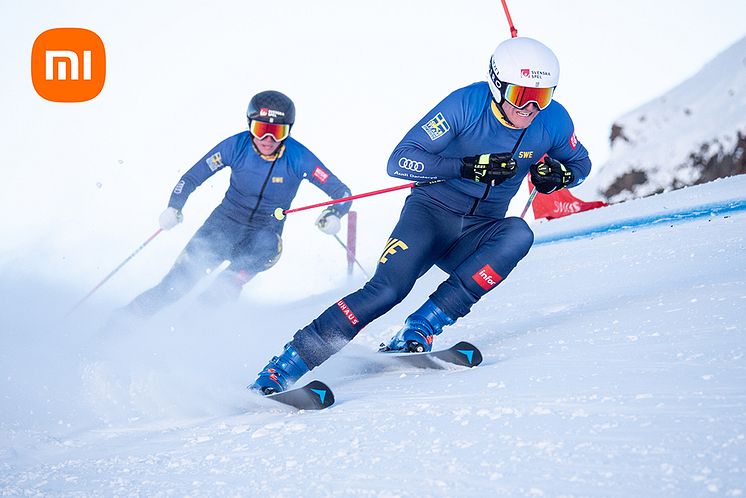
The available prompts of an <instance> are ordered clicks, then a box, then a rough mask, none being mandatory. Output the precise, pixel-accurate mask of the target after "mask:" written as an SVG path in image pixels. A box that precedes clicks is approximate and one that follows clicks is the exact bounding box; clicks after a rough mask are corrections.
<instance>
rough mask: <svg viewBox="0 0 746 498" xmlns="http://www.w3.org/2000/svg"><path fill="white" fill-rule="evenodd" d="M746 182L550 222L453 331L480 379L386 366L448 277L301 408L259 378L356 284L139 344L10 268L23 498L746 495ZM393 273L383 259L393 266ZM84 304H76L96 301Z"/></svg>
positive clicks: (448, 339)
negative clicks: (332, 397) (272, 393)
mask: <svg viewBox="0 0 746 498" xmlns="http://www.w3.org/2000/svg"><path fill="white" fill-rule="evenodd" d="M744 192H746V176H741V177H734V178H729V179H725V180H718V181H715V182H713V183H709V184H705V185H701V186H697V187H690V188H686V189H682V190H678V191H674V192H670V193H666V194H661V195H657V196H653V197H649V198H645V199H639V200H635V201H630V202H626V203H623V204H617V205H612V206H610V207H607V208H602V209H597V210H594V211H590V212H585V213H580V214H577V215H574V216H570V217H568V218H562V219H558V220H554V221H551V222H547V223H539V224H535V225H534V227H533V228H534V229H535V232H536V244H535V246H534V247H533V249H532V250H531V252H530V253H529V255H528V256H527V257H526V258H525V260H524V261H522V262H521V264H520V265H519V266H518V268H517V269H516V270H515V271H514V272H513V274H511V275H510V277H509V278H508V279H507V280H506V281H505V282H504V283H502V284H501V285H500V286H499V287H498V288H496V289H495V290H494V291H493V292H491V293H490V294H488V295H487V296H486V297H485V299H483V300H482V301H481V302H480V303H478V304H477V305H476V306H475V307H474V309H473V312H472V313H471V314H470V315H469V316H467V317H465V318H464V319H461V320H459V321H458V322H457V324H455V325H454V326H452V327H449V328H448V329H447V330H446V331H445V332H444V333H443V335H441V336H439V337H437V338H436V346H438V347H444V346H447V345H451V344H453V343H455V342H457V341H460V340H468V341H471V342H473V343H475V344H477V345H478V346H479V347H480V348H481V349H482V352H483V353H484V356H485V361H484V363H483V364H482V365H481V366H479V367H478V368H475V369H472V370H466V369H458V368H456V369H447V370H441V371H433V370H418V369H416V368H411V367H404V366H402V365H399V364H396V363H395V362H394V361H392V359H391V358H386V357H384V356H382V355H380V354H378V353H375V350H376V347H377V346H378V344H379V343H380V342H381V341H383V340H385V339H388V338H389V337H390V335H391V334H392V333H394V332H395V331H396V330H397V327H398V326H399V324H400V323H401V321H402V319H403V318H404V317H405V316H406V314H407V313H408V312H410V311H411V310H412V309H414V307H415V306H417V305H419V304H420V302H421V301H422V300H423V299H424V298H425V297H426V296H427V295H428V294H429V293H430V292H431V291H432V290H433V289H434V288H435V286H436V285H437V283H438V282H439V281H440V280H441V279H442V278H443V274H442V273H440V272H439V271H437V270H434V271H432V272H430V273H429V274H427V275H426V276H425V277H423V278H422V279H421V281H420V282H419V283H418V285H417V287H416V288H415V290H414V291H413V293H412V295H410V296H409V297H408V298H407V299H406V300H405V301H404V302H403V303H402V304H401V305H399V306H398V307H396V308H395V309H394V310H392V312H390V313H389V314H387V315H385V316H384V317H382V318H381V319H379V320H378V321H376V322H374V323H373V324H371V325H369V326H368V327H367V328H366V329H365V330H364V331H363V332H362V333H361V334H360V336H359V337H358V338H356V339H355V340H354V341H353V342H352V343H351V344H350V345H349V346H347V347H346V348H345V349H343V351H342V352H341V353H340V354H338V355H336V356H335V357H333V358H332V359H331V360H329V361H328V362H327V363H325V364H324V365H322V366H321V367H319V368H317V369H316V370H314V371H313V372H311V373H310V374H309V375H308V376H307V378H308V379H310V378H319V379H322V380H324V381H326V382H327V383H329V384H330V385H331V386H332V387H333V388H334V391H335V394H336V397H337V403H336V404H335V405H334V406H333V407H332V408H330V409H328V410H325V411H322V412H298V411H294V410H292V409H287V408H285V407H283V406H280V405H277V404H274V403H273V402H271V401H269V400H266V399H263V398H261V397H259V396H256V395H253V394H251V393H250V392H248V391H246V390H245V389H244V386H245V385H246V384H247V383H249V382H250V381H252V380H253V378H254V375H255V373H256V372H257V371H258V370H259V369H260V368H261V367H262V366H263V365H264V363H265V362H266V360H267V359H269V357H270V356H271V355H272V354H275V353H277V352H278V351H279V349H280V348H281V346H282V344H283V343H284V342H285V341H287V340H288V339H289V338H290V337H291V335H292V334H293V333H294V332H295V330H297V329H298V328H299V327H302V326H303V325H305V324H306V323H307V322H309V321H310V320H311V319H313V318H314V317H315V316H316V315H317V314H318V313H319V312H321V311H322V310H323V309H324V308H326V306H328V305H330V304H331V303H333V302H334V300H335V299H337V298H339V297H341V296H342V295H343V293H345V292H347V291H348V290H351V289H354V288H356V287H357V286H359V285H360V284H362V282H361V281H355V282H352V283H351V284H350V286H349V288H347V289H338V290H337V291H335V292H334V293H331V294H329V295H323V296H311V297H309V298H307V299H306V300H304V301H301V302H296V303H292V304H282V305H276V306H272V305H270V304H266V303H263V304H256V303H254V304H252V303H251V302H247V301H245V300H244V301H242V302H241V303H238V304H236V305H235V306H227V307H225V308H223V309H221V310H219V311H218V310H213V311H210V310H199V309H197V308H195V306H194V304H193V302H188V301H189V300H187V302H186V303H184V304H182V305H180V306H176V307H174V308H173V309H172V310H169V311H168V312H165V313H163V314H162V315H160V316H158V317H156V318H155V319H154V320H152V321H151V322H149V323H147V324H145V325H142V326H140V327H136V328H134V329H133V330H130V331H128V332H122V331H119V332H113V331H109V330H101V324H102V323H103V321H104V320H105V318H106V314H107V312H108V311H109V309H108V308H106V306H105V305H104V304H100V303H99V304H97V305H96V307H95V308H93V309H92V307H91V306H88V307H84V308H82V309H81V310H79V311H78V312H76V313H75V314H73V315H71V316H70V317H68V318H66V319H65V318H62V317H61V315H62V314H63V312H64V310H65V308H66V306H67V305H69V303H70V302H71V300H74V298H75V297H77V295H70V294H71V292H70V290H69V289H70V286H69V284H67V283H66V282H58V281H54V280H52V279H49V280H44V279H39V278H36V279H33V280H32V279H30V278H28V277H27V276H25V275H23V274H20V273H18V272H16V273H13V272H11V271H10V270H9V269H8V268H4V269H3V270H4V275H6V276H7V278H4V279H3V280H2V282H1V283H0V286H2V291H3V296H6V298H5V299H4V301H3V303H2V313H1V314H0V316H1V318H0V320H1V322H2V324H1V325H2V347H0V400H2V411H1V412H0V494H1V495H3V496H30V495H40V496H42V495H44V496H263V497H264V496H278V497H284V496H287V497H297V496H306V497H316V496H345V497H348V496H361V497H363V496H382V497H383V496H385V497H394V496H401V497H422V496H434V497H446V496H453V497H472V496H473V497H484V496H564V497H581V496H598V497H601V496H603V497H625V498H627V497H630V496H635V497H642V496H650V497H653V496H654V497H661V496H664V497H665V496H671V497H674V496H675V497H681V496H743V495H744V493H746V358H745V356H744V355H745V354H746V340H745V338H746V325H745V324H746V321H745V320H744V314H745V312H746V212H745V209H746V195H745V194H744ZM371 263H372V262H368V264H371ZM73 294H74V293H73Z"/></svg>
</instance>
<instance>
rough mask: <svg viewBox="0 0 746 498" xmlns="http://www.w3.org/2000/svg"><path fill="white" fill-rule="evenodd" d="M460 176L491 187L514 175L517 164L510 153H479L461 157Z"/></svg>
mask: <svg viewBox="0 0 746 498" xmlns="http://www.w3.org/2000/svg"><path fill="white" fill-rule="evenodd" d="M462 162H463V164H462V166H461V176H462V177H463V178H466V179H467V180H474V181H475V182H480V183H488V184H490V185H492V186H493V187H494V186H495V185H499V184H500V183H502V182H504V181H505V180H507V179H508V178H512V177H513V176H515V174H516V171H517V166H518V165H517V164H516V162H515V159H513V156H512V154H510V153H509V152H503V153H500V154H480V155H478V156H471V157H465V158H463V159H462Z"/></svg>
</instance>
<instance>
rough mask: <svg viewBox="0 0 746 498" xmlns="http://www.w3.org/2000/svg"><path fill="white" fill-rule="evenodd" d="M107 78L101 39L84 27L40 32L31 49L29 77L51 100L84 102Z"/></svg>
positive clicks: (39, 91)
mask: <svg viewBox="0 0 746 498" xmlns="http://www.w3.org/2000/svg"><path fill="white" fill-rule="evenodd" d="M105 79H106V50H105V48H104V42H103V41H101V38H99V36H98V35H97V34H96V33H94V32H93V31H90V30H87V29H83V28H55V29H50V30H47V31H45V32H43V33H42V34H40V35H39V36H38V37H37V38H36V41H34V46H33V47H32V49H31V81H32V83H33V84H34V89H35V90H36V93H38V94H39V96H41V97H42V98H44V99H46V100H49V101H52V102H85V101H87V100H91V99H93V98H94V97H96V96H97V95H98V94H99V93H101V90H102V89H103V88H104V80H105Z"/></svg>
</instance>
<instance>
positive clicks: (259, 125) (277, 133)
mask: <svg viewBox="0 0 746 498" xmlns="http://www.w3.org/2000/svg"><path fill="white" fill-rule="evenodd" d="M249 131H251V134H252V135H254V136H255V137H256V138H258V139H259V140H261V139H263V138H264V137H266V136H267V135H271V136H272V138H274V139H275V140H276V141H278V142H282V141H283V140H285V139H286V138H287V137H288V135H290V125H289V124H277V123H265V122H264V121H257V120H256V119H252V120H251V121H249Z"/></svg>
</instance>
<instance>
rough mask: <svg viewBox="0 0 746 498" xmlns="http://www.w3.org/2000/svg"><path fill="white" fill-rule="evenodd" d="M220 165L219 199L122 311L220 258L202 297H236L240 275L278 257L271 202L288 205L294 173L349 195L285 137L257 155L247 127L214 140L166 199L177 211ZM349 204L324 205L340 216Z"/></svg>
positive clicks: (174, 291) (148, 303) (157, 296)
mask: <svg viewBox="0 0 746 498" xmlns="http://www.w3.org/2000/svg"><path fill="white" fill-rule="evenodd" d="M226 167H228V168H230V169H231V176H230V185H229V187H228V190H227V191H226V193H225V197H224V198H223V200H222V202H221V203H220V204H219V205H218V206H217V207H216V208H215V210H214V211H213V212H212V214H210V216H209V217H208V218H207V220H206V221H205V223H204V224H203V225H202V226H201V227H200V228H199V229H198V230H197V232H196V233H195V234H194V236H193V237H192V239H191V240H190V241H189V243H188V244H187V246H186V247H185V248H184V250H183V251H182V253H181V254H180V255H179V257H178V259H177V260H176V263H175V264H174V266H173V267H172V268H171V270H170V271H169V272H168V274H166V276H165V277H164V278H163V280H161V282H160V283H159V284H158V285H156V286H155V287H153V288H152V289H149V290H147V291H145V292H144V293H142V294H141V295H139V296H138V297H137V298H135V300H134V301H133V302H132V303H130V305H129V309H130V311H132V312H134V313H136V314H140V315H150V314H153V313H155V312H156V311H158V310H159V309H161V308H162V307H163V306H166V305H168V304H170V303H172V302H174V301H176V300H177V299H179V298H180V297H182V296H183V295H184V294H186V293H187V292H188V291H189V290H190V289H192V288H193V287H194V285H195V284H196V283H197V281H198V280H199V279H200V278H201V277H202V276H204V275H205V274H206V273H207V272H208V271H210V270H212V269H214V268H216V267H217V266H219V265H220V264H221V263H223V261H225V260H229V261H230V266H228V268H227V269H226V270H225V271H223V272H222V273H221V274H220V275H219V276H218V277H217V278H216V280H215V282H213V284H212V285H211V286H210V289H208V291H207V292H206V293H205V295H204V296H203V297H204V299H206V300H207V301H210V302H216V301H220V300H224V299H235V298H237V297H238V295H239V294H240V292H241V289H242V287H243V285H244V284H245V283H246V282H248V281H249V280H250V279H251V278H252V277H253V276H254V275H256V274H257V273H259V272H262V271H264V270H267V269H269V268H270V267H272V266H273V265H274V264H275V263H276V262H277V260H278V259H279V256H280V253H281V251H282V241H281V238H280V236H281V234H282V229H283V226H284V220H283V221H279V220H277V219H276V218H275V217H274V215H273V214H274V211H275V209H276V208H278V207H280V208H282V209H288V208H290V204H291V202H292V201H293V198H294V197H295V195H296V193H297V192H298V187H299V186H300V183H301V181H302V180H304V179H306V180H308V181H310V182H311V183H312V184H314V185H315V186H317V187H318V188H320V189H321V190H323V191H324V192H325V193H326V194H327V195H329V197H331V198H333V199H339V198H342V197H347V196H349V195H350V191H349V189H348V188H347V186H345V184H344V183H342V182H341V181H340V180H339V179H338V178H337V177H336V176H334V174H333V173H332V172H331V171H329V169H328V168H327V167H326V166H324V164H323V163H322V162H321V161H319V159H318V158H317V157H316V156H315V155H314V154H313V153H312V152H311V151H310V150H308V149H307V148H306V147H305V146H303V145H302V144H301V143H300V142H298V141H297V140H295V139H294V138H293V137H288V138H287V139H285V141H284V142H283V144H282V145H281V146H280V148H279V149H278V151H277V152H276V153H275V154H274V155H273V156H262V155H261V154H260V153H259V152H258V151H257V150H256V149H255V147H254V145H253V142H252V136H251V134H250V133H249V132H248V131H244V132H241V133H238V134H236V135H233V136H232V137H229V138H227V139H225V140H223V141H222V142H220V143H219V144H218V145H216V146H215V147H214V148H213V149H212V150H210V152H208V153H207V154H206V155H205V156H204V157H203V158H202V159H200V160H199V161H198V162H197V163H196V164H195V165H194V166H192V167H191V168H190V169H189V171H187V172H186V173H185V174H184V176H182V177H181V179H180V180H179V182H178V183H177V184H176V187H175V188H174V189H173V191H172V193H171V197H170V199H169V202H168V205H169V207H173V208H175V209H177V210H179V211H180V210H181V209H182V208H183V207H184V204H185V203H186V201H187V199H188V198H189V195H190V194H191V193H192V192H194V190H195V189H196V188H197V187H199V186H200V185H201V184H202V183H204V182H205V180H207V179H208V178H210V177H211V176H212V175H214V174H215V173H217V172H218V171H220V170H222V169H223V168H226ZM350 204H351V203H350V202H345V203H340V204H335V205H334V206H333V207H332V209H334V211H335V212H336V214H337V215H338V216H340V217H341V216H343V215H345V214H346V213H347V212H348V211H349V209H350Z"/></svg>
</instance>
